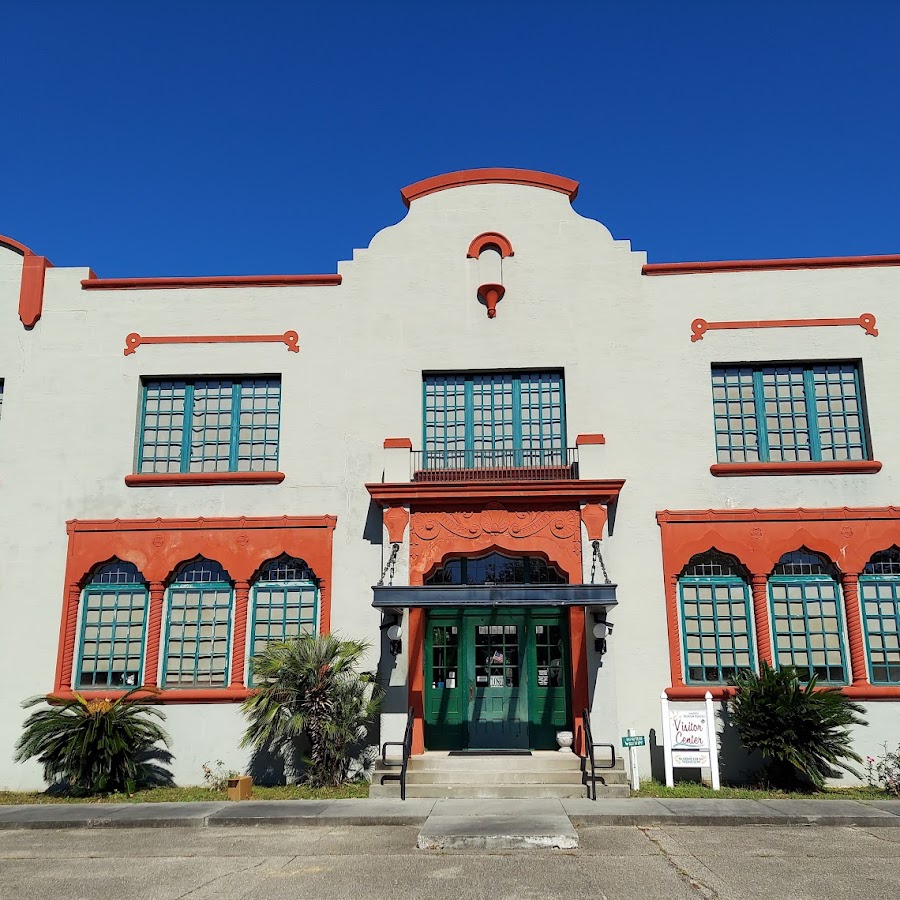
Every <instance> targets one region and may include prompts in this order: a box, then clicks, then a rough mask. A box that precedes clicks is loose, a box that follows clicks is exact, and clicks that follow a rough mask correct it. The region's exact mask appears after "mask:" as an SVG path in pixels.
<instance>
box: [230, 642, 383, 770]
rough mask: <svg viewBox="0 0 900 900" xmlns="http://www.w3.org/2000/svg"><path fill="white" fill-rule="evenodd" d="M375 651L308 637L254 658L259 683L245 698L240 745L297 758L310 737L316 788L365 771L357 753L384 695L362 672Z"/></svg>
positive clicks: (274, 646)
mask: <svg viewBox="0 0 900 900" xmlns="http://www.w3.org/2000/svg"><path fill="white" fill-rule="evenodd" d="M367 649H368V645H367V644H365V643H363V642H361V641H344V640H340V639H339V638H337V637H335V636H334V635H331V634H323V635H310V634H303V635H300V636H298V637H296V638H291V639H290V640H288V641H285V642H272V643H270V644H268V645H267V647H266V649H265V650H264V651H263V652H262V653H261V654H259V655H258V656H255V657H253V659H252V660H251V662H250V664H251V670H252V672H253V677H254V680H255V682H256V683H257V684H259V685H260V687H259V688H258V689H256V690H255V691H253V692H252V693H251V695H250V696H249V697H248V698H247V699H246V700H245V701H244V704H243V710H244V713H245V714H246V716H247V718H248V720H249V725H248V727H247V730H246V733H245V734H244V738H243V740H242V742H241V745H242V746H244V747H247V746H252V747H254V748H255V749H256V750H257V751H266V750H270V751H274V752H276V753H279V754H280V755H281V756H282V758H284V759H285V760H286V761H287V762H290V760H291V759H292V755H293V750H294V747H295V746H296V745H297V741H298V740H299V739H305V740H306V742H307V743H308V745H309V753H308V755H307V757H306V758H305V762H306V765H307V770H306V773H305V781H306V783H307V784H309V785H310V786H311V787H326V786H335V785H339V784H343V783H344V782H346V781H348V780H350V779H351V778H353V777H354V776H355V775H356V774H357V773H358V772H360V770H361V768H363V769H364V768H365V763H366V760H365V754H363V756H362V757H358V758H356V757H354V756H353V751H354V750H355V749H356V748H358V747H359V745H360V744H361V742H362V741H363V739H364V738H365V735H366V731H367V726H368V724H369V723H370V722H372V720H373V719H374V717H375V714H376V712H377V711H378V707H379V705H380V702H381V692H380V690H379V689H378V688H377V687H376V685H374V684H373V683H372V681H371V679H370V677H369V676H368V675H366V674H364V673H360V672H359V671H358V668H357V667H358V665H359V662H360V660H361V658H362V656H363V654H364V653H365V651H366V650H367Z"/></svg>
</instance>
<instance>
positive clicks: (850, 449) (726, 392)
mask: <svg viewBox="0 0 900 900" xmlns="http://www.w3.org/2000/svg"><path fill="white" fill-rule="evenodd" d="M712 396H713V420H714V430H715V441H716V459H717V461H718V462H720V463H748V462H749V463H753V462H829V461H849V460H862V459H869V458H870V454H869V446H868V441H867V437H866V416H865V405H864V398H863V390H862V378H861V373H860V368H859V365H858V364H857V363H855V362H850V361H843V362H804V363H785V364H775V365H771V364H770V365H738V366H721V365H715V366H713V367H712Z"/></svg>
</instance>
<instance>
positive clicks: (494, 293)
mask: <svg viewBox="0 0 900 900" xmlns="http://www.w3.org/2000/svg"><path fill="white" fill-rule="evenodd" d="M505 293H506V288H505V287H503V285H502V284H483V285H481V287H479V288H478V297H479V299H481V300H482V301H483V302H484V305H485V306H486V307H487V315H488V318H489V319H496V318H497V304H498V303H499V302H500V301H501V300H502V299H503V295H504V294H505Z"/></svg>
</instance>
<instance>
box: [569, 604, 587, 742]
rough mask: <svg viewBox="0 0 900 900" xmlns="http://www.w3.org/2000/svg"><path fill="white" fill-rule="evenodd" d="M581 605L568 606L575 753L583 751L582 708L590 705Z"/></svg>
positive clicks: (582, 608) (585, 642)
mask: <svg viewBox="0 0 900 900" xmlns="http://www.w3.org/2000/svg"><path fill="white" fill-rule="evenodd" d="M586 630H587V629H586V625H585V611H584V607H583V606H570V607H569V635H570V638H571V644H572V719H573V723H572V724H573V729H574V731H575V747H574V750H575V752H576V753H584V752H585V746H584V720H583V717H582V714H581V713H582V710H585V709H587V708H588V706H589V705H590V693H589V690H588V671H587V635H586Z"/></svg>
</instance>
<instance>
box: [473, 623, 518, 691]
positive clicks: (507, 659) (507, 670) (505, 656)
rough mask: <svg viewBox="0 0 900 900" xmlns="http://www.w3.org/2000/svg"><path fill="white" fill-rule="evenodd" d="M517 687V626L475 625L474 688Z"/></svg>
mask: <svg viewBox="0 0 900 900" xmlns="http://www.w3.org/2000/svg"><path fill="white" fill-rule="evenodd" d="M518 686H519V626H518V625H478V626H477V627H476V629H475V687H476V688H478V689H481V688H492V687H507V688H516V687H518Z"/></svg>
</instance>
